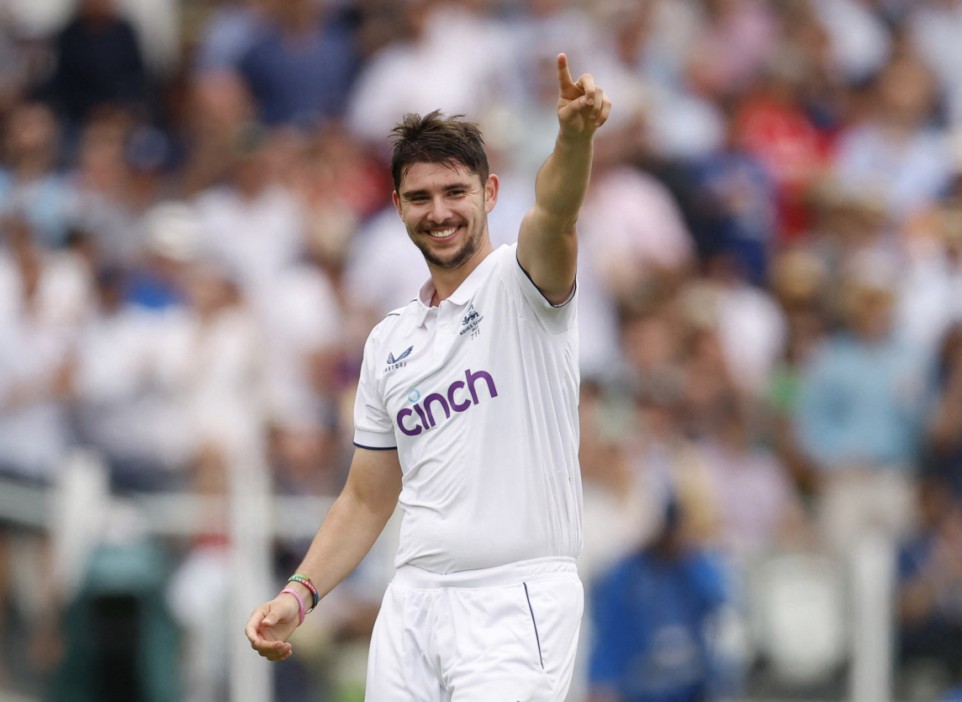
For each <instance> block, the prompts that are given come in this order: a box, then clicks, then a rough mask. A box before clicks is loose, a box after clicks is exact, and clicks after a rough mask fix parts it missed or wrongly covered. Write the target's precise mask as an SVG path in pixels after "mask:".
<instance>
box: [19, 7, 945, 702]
mask: <svg viewBox="0 0 962 702" xmlns="http://www.w3.org/2000/svg"><path fill="white" fill-rule="evenodd" d="M960 37H962V0H914V1H913V0H593V1H591V2H588V1H587V0H584V1H580V0H460V1H459V0H403V1H401V2H392V1H390V0H149V1H148V0H45V1H44V2H39V1H37V0H34V1H32V2H31V1H30V0H17V1H13V0H11V1H8V2H4V3H2V4H0V475H2V476H3V477H4V478H5V479H6V480H9V481H14V482H16V483H24V484H29V485H33V486H39V487H49V486H51V485H54V484H55V483H56V481H57V480H58V474H59V472H60V471H61V470H62V469H63V466H64V465H66V463H67V462H68V460H69V458H70V456H71V455H73V454H74V453H75V452H76V451H77V450H78V449H82V450H84V451H88V452H94V453H95V454H96V455H97V456H98V457H99V459H100V460H101V461H102V462H103V465H104V466H106V469H107V471H108V474H109V477H110V486H111V488H112V490H113V491H115V492H116V493H117V494H119V495H123V494H131V493H134V494H144V493H147V494H151V493H159V492H168V491H181V492H189V493H195V494H201V495H219V494H223V493H224V491H225V490H226V485H227V484H228V483H229V479H230V471H231V470H232V467H233V466H235V465H236V464H237V462H238V461H239V460H240V459H241V458H242V457H249V456H251V455H256V456H258V457H259V460H260V461H261V462H262V463H263V465H264V466H266V470H267V473H268V475H269V479H270V485H271V486H272V487H271V489H272V491H273V492H274V493H275V494H294V495H299V494H310V495H334V494H336V493H337V491H338V490H339V488H340V486H341V483H342V481H343V479H344V474H345V470H346V468H347V464H348V461H349V458H350V454H351V438H352V427H351V408H352V402H353V391H354V383H355V379H356V375H357V372H358V368H359V363H360V356H361V350H362V345H363V342H364V339H365V337H366V334H367V332H368V331H369V329H370V328H371V327H372V325H373V324H374V323H376V321H378V320H379V319H380V318H381V316H383V315H384V314H385V313H386V312H387V311H389V310H390V309H392V308H394V307H396V306H399V305H401V304H403V303H404V302H406V301H407V300H408V299H410V298H411V297H412V296H413V295H414V294H415V292H416V290H417V289H418V287H419V285H420V284H421V283H422V282H423V280H424V279H426V277H427V269H426V267H425V265H424V263H423V261H422V260H421V257H420V254H419V253H418V251H417V249H416V248H415V247H413V246H411V245H410V243H409V241H408V240H407V237H406V235H405V233H404V229H403V226H402V224H401V223H400V221H399V219H398V218H397V216H396V213H395V212H394V211H393V208H392V206H391V203H390V190H391V184H390V178H389V173H388V167H387V158H388V155H389V154H388V149H389V142H388V139H387V137H388V135H389V132H390V130H391V128H392V127H393V125H394V124H395V123H396V122H397V121H398V120H399V119H400V117H401V116H402V115H403V114H405V113H408V112H420V113H422V114H423V113H426V112H428V111H431V110H433V109H435V108H441V109H443V110H444V111H445V112H446V113H448V114H463V115H465V116H467V117H468V118H469V119H471V120H473V121H476V122H478V123H479V124H480V125H481V126H482V129H483V131H484V134H485V136H486V142H487V146H488V149H489V152H490V157H491V160H492V170H493V171H494V172H496V173H498V174H499V175H500V176H501V182H502V193H501V196H500V199H499V203H498V206H497V208H496V209H495V210H494V212H493V213H492V215H491V234H492V239H493V240H494V242H495V243H496V244H499V243H507V242H510V241H512V240H513V239H514V237H515V236H516V232H517V229H518V224H519V223H520V219H521V216H522V215H523V213H524V211H525V209H526V208H527V207H528V205H529V204H530V202H531V201H532V200H533V183H534V175H535V173H536V171H537V168H538V167H539V166H540V163H541V161H542V159H544V158H545V157H546V155H547V154H548V153H549V151H550V149H551V145H552V143H553V139H554V136H555V133H556V121H555V120H556V118H555V100H556V82H557V81H556V76H555V75H554V70H555V69H554V67H555V56H556V54H557V53H558V52H559V51H564V52H566V53H567V54H568V56H569V59H570V61H571V65H572V69H573V72H574V73H575V74H578V73H580V72H582V71H590V72H591V73H592V74H593V75H594V76H595V78H596V80H597V82H598V83H599V84H601V85H603V86H605V89H606V90H607V92H608V93H609V94H610V95H611V97H612V101H613V105H614V109H613V112H612V116H611V119H610V121H609V123H608V124H607V125H606V126H605V128H604V129H603V130H602V131H601V132H599V135H598V143H597V149H596V161H595V166H594V172H593V176H592V182H591V186H590V192H589V194H588V198H587V201H586V203H585V206H584V209H583V212H582V217H581V221H580V222H579V231H580V241H581V255H580V270H579V283H578V285H579V295H580V303H579V304H580V307H579V319H580V325H581V350H582V385H583V387H582V395H583V400H582V422H583V424H582V469H583V474H584V481H585V492H586V494H585V517H586V522H585V539H586V547H585V552H584V556H583V558H582V572H583V575H584V577H585V580H586V585H587V592H588V613H587V615H586V620H585V627H584V629H585V634H584V637H583V638H584V652H583V656H582V658H583V664H582V667H583V670H581V672H580V673H579V676H578V680H576V682H575V686H574V688H575V689H574V691H573V696H576V698H577V699H578V700H582V699H583V700H591V702H687V701H688V700H691V701H694V700H703V699H742V698H745V697H750V696H751V695H753V694H767V695H770V698H772V699H778V696H779V695H783V696H784V698H789V697H790V696H791V695H792V694H799V691H801V692H804V693H805V694H809V695H811V696H816V695H823V696H824V698H826V699H829V698H835V699H838V698H840V697H841V696H842V695H843V694H844V683H840V682H839V681H840V680H841V679H843V678H844V676H845V672H844V671H845V670H846V666H847V665H849V664H850V662H851V661H850V657H851V654H850V651H851V645H850V644H849V643H848V640H849V637H851V636H852V632H851V627H850V626H849V624H850V620H851V616H849V615H850V608H851V603H850V599H851V598H850V597H848V594H849V593H850V591H851V590H852V583H851V582H850V578H849V570H850V569H849V565H850V564H851V563H852V562H853V559H855V560H857V559H858V554H859V553H860V552H861V551H860V548H861V547H862V545H864V544H865V543H866V542H867V541H866V540H867V539H878V538H881V539H882V541H883V543H884V544H886V545H887V547H888V548H889V549H890V552H891V554H892V559H891V560H892V563H891V577H892V582H893V597H892V602H891V607H890V608H888V611H879V612H878V618H879V619H880V620H883V621H889V620H890V621H891V623H892V627H893V631H894V646H893V651H892V654H891V655H892V664H893V670H894V672H895V675H894V678H895V689H896V690H897V693H898V694H899V695H902V699H927V700H934V699H945V700H949V699H960V697H959V696H958V695H959V694H960V693H959V691H958V688H956V691H955V693H953V692H952V688H953V687H954V686H959V685H962V41H960V39H959V38H960ZM319 516H320V515H318V517H319ZM226 541H227V535H226V527H225V524H224V523H223V520H222V519H220V518H219V515H211V519H210V525H209V528H208V529H206V530H205V532H204V533H201V534H198V535H197V537H196V538H194V539H190V540H188V542H187V543H176V544H167V545H166V546H167V547H168V548H169V550H170V552H171V553H172V554H173V555H174V558H173V559H172V565H171V566H170V570H169V571H168V572H167V575H169V576H170V585H169V588H168V590H167V591H166V594H165V598H166V599H165V600H164V601H165V602H166V603H167V605H168V607H167V608H168V609H169V610H170V616H171V617H172V620H173V622H174V623H175V625H176V627H177V628H178V629H179V630H180V631H181V632H182V633H183V635H184V637H185V638H186V639H187V640H188V644H186V645H187V648H188V650H191V649H190V646H189V641H190V638H191V637H192V636H195V637H197V636H201V635H202V633H201V632H198V631H197V626H196V624H197V623H196V619H197V616H196V612H197V610H198V608H203V607H204V604H203V602H202V601H200V602H199V601H198V599H199V593H202V592H213V593H215V595H214V596H215V597H216V593H218V592H221V593H223V589H221V590H218V589H217V588H216V587H214V588H213V589H211V586H210V583H211V581H212V580H217V582H220V583H221V586H220V587H221V588H223V587H226V585H223V583H224V582H227V581H228V580H229V578H227V576H225V575H224V574H223V571H224V569H225V568H226V567H227V566H226V565H225V563H226V561H225V560H224V559H223V558H220V557H219V556H218V554H220V553H222V552H223V551H224V550H225V548H226ZM302 547H303V544H302V543H300V542H297V541H296V540H295V541H294V542H292V543H291V542H286V541H284V540H281V539H278V541H277V543H276V567H277V574H276V578H280V576H281V574H285V573H287V571H288V570H289V569H290V568H291V567H292V565H294V564H296V561H297V556H298V555H299V553H300V549H301V548H302ZM45 549H46V546H45V538H44V534H43V533H36V531H35V530H31V529H29V528H25V527H24V526H23V525H18V524H15V523H13V522H12V521H11V520H8V519H6V518H5V517H4V516H3V515H0V689H3V688H4V687H5V686H7V687H9V689H14V690H16V689H18V688H25V689H28V690H36V689H40V688H44V687H46V686H47V685H48V683H49V681H50V680H52V679H55V678H56V677H57V675H58V670H59V671H62V669H63V668H64V663H63V661H64V657H65V651H69V650H70V642H69V641H66V640H65V639H66V638H68V637H69V634H70V632H69V629H68V630H67V631H66V632H65V631H64V629H63V627H62V626H61V625H58V622H57V621H51V620H56V618H57V617H55V616H51V611H52V610H53V611H54V612H53V613H54V614H57V613H59V611H60V610H61V608H63V609H65V610H66V609H68V606H69V602H65V601H62V600H63V598H62V597H58V594H57V592H55V590H56V588H54V587H49V586H48V585H49V583H48V581H47V579H46V577H45V576H44V573H46V572H48V571H47V570H46V569H48V568H49V564H48V563H47V562H46V561H47V558H48V556H47V555H45V553H46V551H45ZM25 553H26V554H28V555H27V556H25V555H24V554H25ZM30 554H33V555H32V556H31V555H30ZM25 562H27V563H34V566H33V567H34V568H35V570H34V571H30V572H32V573H34V575H35V577H33V578H30V577H24V575H23V572H22V570H20V569H21V568H22V566H23V563H25ZM218 573H219V575H218ZM272 577H273V576H272ZM218 578H219V580H218ZM362 580H363V579H362ZM24 581H26V582H24ZM18 583H19V585H18ZM205 587H206V588H207V589H206V590H205V589H204V588H205ZM351 587H352V585H351V582H350V581H349V582H347V583H345V585H344V586H343V589H344V591H345V593H346V594H343V595H342V596H341V598H340V599H339V600H338V604H337V605H336V606H332V607H329V608H328V610H327V611H326V613H325V614H324V618H323V623H322V621H321V620H322V618H321V617H317V615H315V618H316V619H317V623H316V624H315V625H314V627H313V628H314V629H315V630H316V631H313V632H305V633H304V634H303V636H304V638H305V640H306V641H310V642H313V643H311V644H310V645H305V646H304V647H303V649H301V650H303V652H304V653H303V654H302V655H300V657H299V658H295V661H294V662H290V663H285V664H284V666H285V667H284V670H285V671H287V672H286V673H285V674H284V675H279V676H278V685H279V686H282V687H283V693H284V697H283V699H285V700H288V699H289V700H295V699H303V700H317V699H323V700H327V699H332V700H334V699H349V695H350V694H351V693H350V692H349V691H348V692H345V690H346V689H348V687H349V686H348V685H347V683H345V682H344V680H343V678H344V677H350V676H345V675H344V673H343V671H344V670H345V669H349V668H350V667H351V665H352V664H351V663H349V662H345V661H344V660H342V659H339V656H342V657H343V652H344V651H346V650H349V649H350V646H349V645H348V643H349V642H362V643H363V641H364V638H365V636H366V635H367V632H368V631H369V627H370V624H371V621H372V620H371V613H372V611H374V610H375V609H376V606H377V593H376V590H377V588H376V587H373V588H372V587H371V586H370V584H369V583H368V584H367V585H365V584H363V583H361V584H359V585H357V588H356V591H352V590H351ZM38 593H40V594H39V595H38ZM264 594H265V595H266V594H267V593H264ZM200 599H201V600H202V599H203V598H200ZM114 605H115V606H114V608H113V609H111V610H110V611H111V612H112V613H113V615H112V616H113V618H112V619H111V618H109V617H108V619H109V621H112V622H113V626H114V627H115V628H116V627H117V621H118V616H117V611H118V609H117V607H118V606H119V605H118V604H117V603H116V602H115V603H114ZM121 609H122V608H121ZM883 609H885V608H884V607H883ZM240 626H241V623H239V622H226V623H225V624H224V626H223V628H222V631H223V634H222V636H223V637H228V636H232V635H234V634H239V632H240ZM119 630H123V627H120V629H119ZM235 630H236V631H235ZM128 633H129V632H128ZM299 633H300V632H299ZM215 638H216V637H215ZM208 643H209V640H208ZM193 650H194V651H195V652H196V650H197V646H196V641H195V647H194V649H193ZM201 658H203V656H200V657H197V656H195V657H194V658H192V659H189V660H191V661H192V663H184V664H183V665H182V668H183V670H184V671H186V672H184V673H183V678H184V683H183V685H184V692H183V694H182V696H181V697H180V698H179V699H184V700H194V699H196V700H217V699H226V697H225V696H224V695H226V692H225V690H226V689H227V687H226V684H225V681H224V676H225V675H226V674H227V670H226V668H225V667H224V665H222V664H219V663H218V659H217V658H216V657H215V658H214V660H213V661H211V660H210V658H211V655H210V651H209V650H208V655H207V659H206V662H205V663H204V665H200V664H199V663H198V661H199V660H200V659H201ZM298 660H300V661H302V662H300V663H298V662H297V661H298ZM221 663H222V661H221ZM252 664H253V659H252ZM298 666H300V667H298ZM105 694H106V693H105ZM121 694H122V693H121ZM953 694H955V695H956V696H952V695H953ZM833 696H834V697H833ZM58 699H67V697H58ZM100 699H102V700H103V699H108V697H107V696H102V697H100ZM117 699H134V698H133V697H130V696H126V697H124V696H121V697H117ZM137 699H140V698H137ZM143 699H148V697H146V696H144V697H143ZM150 699H154V698H150Z"/></svg>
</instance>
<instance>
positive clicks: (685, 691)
mask: <svg viewBox="0 0 962 702" xmlns="http://www.w3.org/2000/svg"><path fill="white" fill-rule="evenodd" d="M728 599H729V592H728V582H727V577H726V574H725V569H724V567H723V566H722V565H721V563H720V561H719V560H718V558H717V556H716V555H715V554H713V553H712V552H710V551H707V550H705V549H704V548H703V547H701V546H699V545H697V542H692V541H691V539H690V538H689V535H688V533H687V531H686V523H685V508H684V507H683V506H681V504H680V501H679V500H678V498H676V497H674V496H672V497H671V498H669V500H668V502H667V504H666V505H665V507H664V511H663V518H662V521H661V524H660V525H659V527H658V529H657V532H656V534H655V535H654V537H653V538H652V539H651V540H650V541H649V542H648V543H646V544H645V545H644V546H642V547H641V548H639V549H637V550H636V551H634V552H633V553H630V554H628V555H627V556H625V557H624V558H623V559H621V560H620V561H618V562H617V563H615V564H614V566H612V567H611V568H610V569H609V570H608V571H607V572H606V573H605V574H603V575H602V577H601V578H600V579H599V581H598V583H597V584H596V585H595V588H594V590H593V596H592V599H591V603H590V604H591V622H592V629H591V641H592V644H591V658H590V663H589V689H590V694H589V698H588V699H589V700H590V701H591V702H615V701H617V702H669V701H670V702H676V701H678V702H696V701H697V700H703V699H712V697H711V695H712V694H714V691H715V690H716V689H717V686H718V684H719V679H718V674H719V670H718V661H717V659H716V656H715V654H716V652H715V651H714V650H713V648H712V644H711V631H712V627H713V623H714V621H713V620H714V619H715V617H716V616H717V615H718V614H719V612H720V611H721V610H722V607H723V606H724V605H725V603H726V602H727V601H728Z"/></svg>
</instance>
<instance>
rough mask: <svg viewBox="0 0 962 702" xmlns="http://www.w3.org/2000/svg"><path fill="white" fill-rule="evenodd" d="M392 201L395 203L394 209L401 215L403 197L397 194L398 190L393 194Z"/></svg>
mask: <svg viewBox="0 0 962 702" xmlns="http://www.w3.org/2000/svg"><path fill="white" fill-rule="evenodd" d="M391 200H392V202H394V209H395V210H397V213H398V214H401V196H400V195H398V194H397V190H394V191H392V192H391Z"/></svg>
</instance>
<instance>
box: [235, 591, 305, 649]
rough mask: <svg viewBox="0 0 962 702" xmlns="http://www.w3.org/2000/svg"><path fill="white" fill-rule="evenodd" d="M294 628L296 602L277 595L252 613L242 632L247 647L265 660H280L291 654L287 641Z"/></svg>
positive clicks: (282, 595) (296, 622) (295, 624)
mask: <svg viewBox="0 0 962 702" xmlns="http://www.w3.org/2000/svg"><path fill="white" fill-rule="evenodd" d="M297 625H298V611H297V602H296V600H295V599H294V598H293V597H291V596H290V595H288V594H280V595H278V596H277V597H275V598H274V599H273V600H271V601H270V602H266V603H264V604H262V605H261V606H260V607H258V608H257V609H255V610H254V613H253V614H251V617H250V619H249V620H248V621H247V626H246V628H245V629H244V633H245V634H247V638H248V639H249V640H250V642H251V648H253V649H254V650H255V651H257V652H258V653H259V654H260V655H262V656H263V657H264V658H266V659H267V660H269V661H282V660H284V659H285V658H289V657H290V656H291V654H292V653H294V647H293V646H291V644H289V643H288V642H287V637H288V636H290V635H291V634H292V633H293V632H294V630H295V629H296V628H297Z"/></svg>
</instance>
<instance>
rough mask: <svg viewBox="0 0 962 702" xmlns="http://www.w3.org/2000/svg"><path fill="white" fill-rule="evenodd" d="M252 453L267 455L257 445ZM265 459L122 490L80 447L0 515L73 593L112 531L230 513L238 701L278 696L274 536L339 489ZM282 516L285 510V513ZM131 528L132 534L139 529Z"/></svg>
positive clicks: (880, 617) (291, 533)
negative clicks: (271, 598) (297, 488)
mask: <svg viewBox="0 0 962 702" xmlns="http://www.w3.org/2000/svg"><path fill="white" fill-rule="evenodd" d="M248 455H249V456H259V455H261V454H259V453H258V452H250V453H249V454H248ZM258 461H259V459H257V458H253V459H243V458H241V459H240V460H237V461H236V462H235V464H234V468H233V469H232V470H230V471H229V474H230V477H231V480H230V485H229V490H228V495H227V496H226V497H202V496H198V495H195V494H189V493H167V494H153V493H151V494H142V495H135V496H125V497H123V498H118V497H116V496H114V495H112V494H111V493H110V491H109V489H108V481H107V474H106V470H105V468H104V467H103V465H102V464H101V462H100V461H99V460H98V459H97V457H96V456H95V455H93V454H89V453H86V452H78V453H77V454H75V455H74V456H73V457H72V459H71V460H70V461H69V462H68V463H67V465H66V466H65V467H64V469H63V470H62V472H61V474H60V475H59V477H58V480H57V483H56V484H55V485H54V486H53V487H52V488H50V489H45V488H41V487H29V486H24V485H21V484H19V483H17V482H12V481H9V480H4V479H2V478H0V517H2V518H4V519H7V520H10V521H14V522H17V523H20V524H23V525H25V526H29V527H34V528H39V529H46V530H48V532H49V534H50V536H51V541H52V548H53V554H54V559H53V560H54V571H55V572H54V577H55V578H56V580H57V582H58V584H60V585H61V586H62V587H63V590H64V591H65V592H67V593H69V592H71V591H73V590H74V588H76V587H77V586H78V585H79V583H80V580H81V578H82V576H83V571H84V567H85V564H86V562H87V557H88V556H89V554H90V553H91V551H92V550H93V548H95V547H96V545H97V544H98V543H99V542H100V541H101V540H103V539H105V538H107V539H109V538H113V537H114V536H115V535H116V532H117V531H118V530H123V529H130V528H133V530H134V532H135V534H134V535H136V531H137V530H138V529H142V530H143V531H144V532H145V533H147V534H149V535H152V536H159V537H175V538H176V537H185V538H189V537H191V536H193V535H196V534H198V533H202V532H203V531H204V530H205V528H207V527H209V525H210V519H209V517H210V515H211V514H216V513H220V514H227V515H228V516H229V520H228V522H229V525H230V526H229V535H230V544H231V549H232V551H231V561H230V562H231V568H232V581H233V583H234V584H235V587H234V590H233V593H232V594H233V597H232V601H231V603H230V606H231V613H230V620H231V626H233V627H234V628H235V629H236V633H237V636H234V637H232V638H231V639H230V652H229V665H230V670H229V673H230V681H231V683H230V685H231V690H230V694H231V700H232V702H273V690H272V688H273V685H272V667H271V666H270V664H268V663H266V662H264V661H261V660H260V659H258V658H257V657H256V655H255V654H254V653H253V652H252V651H251V649H250V646H249V644H248V642H247V640H246V638H245V637H244V636H243V634H242V631H241V630H242V627H243V623H244V622H245V621H246V619H247V617H248V616H249V613H250V612H251V610H252V609H253V608H254V607H255V606H257V605H258V604H259V603H260V602H261V601H263V599H264V597H265V594H270V593H271V592H272V584H271V583H270V573H271V561H270V545H271V541H272V540H273V539H274V538H304V539H306V538H310V537H311V536H312V535H313V534H314V532H315V530H316V529H317V527H318V525H319V524H320V522H321V520H322V519H323V516H324V515H325V514H326V513H327V510H328V509H329V508H330V505H331V503H332V501H333V498H330V497H316V496H279V495H272V491H271V486H270V482H269V478H268V472H267V470H266V468H265V466H263V465H260V464H259V462H258ZM281 515H282V516H283V518H280V517H281ZM129 536H130V535H128V537H129ZM892 559H893V552H892V545H891V543H890V542H889V541H887V540H883V539H880V538H878V539H873V538H869V539H866V540H865V541H863V543H862V545H861V547H860V548H859V549H857V551H856V553H855V555H854V558H853V561H852V563H851V575H852V577H851V584H852V590H851V622H850V623H851V632H852V635H851V642H850V660H851V666H850V677H849V690H848V695H847V698H848V699H849V700H850V701H851V702H890V700H891V699H892V690H891V681H892V672H893V671H892V658H891V651H892V619H891V616H890V615H891V611H892V609H891V604H892V594H893V588H894V581H893V578H894V571H893V560H892Z"/></svg>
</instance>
